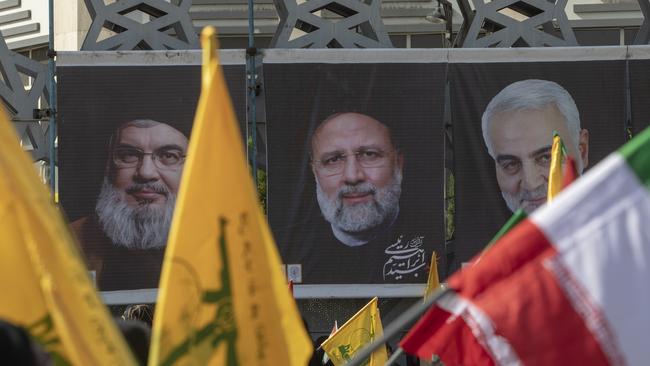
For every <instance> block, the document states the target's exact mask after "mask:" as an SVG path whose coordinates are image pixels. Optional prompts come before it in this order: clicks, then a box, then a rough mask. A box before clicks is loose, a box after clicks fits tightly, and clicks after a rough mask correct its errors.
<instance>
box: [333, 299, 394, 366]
mask: <svg viewBox="0 0 650 366" xmlns="http://www.w3.org/2000/svg"><path fill="white" fill-rule="evenodd" d="M382 333H383V330H382V327H381V319H380V317H379V308H377V298H376V297H375V298H374V299H372V300H370V302H369V303H368V304H366V306H364V307H363V308H362V309H361V310H359V312H357V313H356V314H354V316H353V317H352V318H350V320H348V321H347V322H346V323H345V324H343V326H342V327H341V328H339V330H338V331H337V332H336V333H334V335H332V336H330V337H329V338H327V340H326V341H325V342H323V344H322V347H323V350H324V351H325V352H326V353H327V355H328V356H329V358H330V360H332V362H333V363H334V365H336V366H341V365H344V364H345V363H346V362H348V361H350V360H351V359H352V358H353V356H354V354H355V353H356V352H357V351H358V350H360V349H361V348H363V346H365V345H366V344H368V343H370V342H372V341H373V340H375V338H376V337H379V336H381V334H382ZM387 360H388V356H387V355H386V347H384V346H382V347H379V348H377V350H376V351H375V352H373V354H372V355H371V356H370V358H369V359H368V360H365V361H364V363H363V364H362V365H369V366H384V364H386V361H387Z"/></svg>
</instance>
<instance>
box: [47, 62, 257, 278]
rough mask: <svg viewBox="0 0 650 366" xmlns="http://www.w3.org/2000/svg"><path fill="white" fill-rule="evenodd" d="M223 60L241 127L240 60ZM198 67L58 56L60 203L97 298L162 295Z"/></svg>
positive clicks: (242, 73) (195, 97)
mask: <svg viewBox="0 0 650 366" xmlns="http://www.w3.org/2000/svg"><path fill="white" fill-rule="evenodd" d="M225 59H226V60H229V62H228V65H224V73H225V77H226V79H227V81H228V86H229V88H230V93H231V95H232V98H233V103H234V106H235V110H236V114H237V117H238V119H239V121H240V123H243V122H244V121H245V116H246V114H245V113H246V110H245V108H246V107H245V106H246V95H245V87H246V86H245V68H244V62H245V61H244V57H243V52H240V53H238V54H237V55H235V54H230V57H225ZM200 60H201V57H200V53H199V52H198V51H194V52H188V53H185V54H182V55H181V54H167V53H164V52H146V53H138V52H133V53H128V52H127V53H125V54H112V53H64V52H63V53H61V54H60V56H59V60H58V61H57V63H58V69H57V76H58V85H57V87H58V99H59V103H58V115H57V117H58V124H59V145H58V146H59V151H58V154H59V197H60V203H61V207H62V208H63V210H64V212H65V214H66V215H67V217H68V219H69V221H70V225H71V228H72V230H73V232H74V233H75V234H76V237H77V240H78V242H79V245H80V246H81V249H82V252H83V254H84V256H85V259H86V262H87V265H88V268H89V270H90V271H91V274H92V275H93V277H94V278H95V281H96V285H97V287H98V289H99V290H101V291H117V290H138V289H153V288H157V287H158V280H159V276H160V269H161V265H162V259H163V255H164V249H165V246H166V243H167V234H168V231H169V225H170V223H171V217H172V215H173V210H174V205H175V199H176V194H177V192H178V186H179V184H180V177H181V174H182V171H183V165H184V161H185V157H186V154H187V146H188V140H189V138H190V134H191V130H192V121H193V118H194V113H195V111H196V106H197V101H198V97H199V94H200V85H201V84H200V82H201V79H200V77H201V76H200V73H201V64H200Z"/></svg>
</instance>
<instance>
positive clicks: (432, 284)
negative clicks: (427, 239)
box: [424, 252, 440, 299]
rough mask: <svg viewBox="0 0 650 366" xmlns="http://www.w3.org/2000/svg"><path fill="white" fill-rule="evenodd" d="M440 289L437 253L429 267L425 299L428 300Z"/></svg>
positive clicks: (433, 255)
mask: <svg viewBox="0 0 650 366" xmlns="http://www.w3.org/2000/svg"><path fill="white" fill-rule="evenodd" d="M439 287H440V278H439V277H438V262H437V260H436V252H433V253H432V254H431V264H430V265H429V277H428V278H427V287H425V289H424V298H425V299H426V298H427V297H429V295H431V294H432V293H434V292H435V291H436V290H437V289H438V288H439Z"/></svg>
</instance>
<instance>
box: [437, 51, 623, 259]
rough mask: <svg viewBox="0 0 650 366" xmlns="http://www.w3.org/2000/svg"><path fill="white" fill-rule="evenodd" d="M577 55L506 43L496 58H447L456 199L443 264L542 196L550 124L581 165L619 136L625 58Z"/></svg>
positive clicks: (475, 248)
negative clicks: (523, 48)
mask: <svg viewBox="0 0 650 366" xmlns="http://www.w3.org/2000/svg"><path fill="white" fill-rule="evenodd" d="M603 51H606V50H603ZM508 52H510V53H508ZM508 55H509V56H511V57H509V56H508ZM580 56H581V55H578V56H575V57H574V56H572V54H571V52H568V51H566V50H564V51H562V52H552V51H549V52H545V53H541V52H539V53H534V52H532V51H531V52H530V53H529V54H526V52H521V53H520V54H516V50H510V51H505V52H502V55H501V57H500V59H499V60H489V59H488V60H487V61H486V59H485V58H484V59H483V60H478V59H472V58H471V57H470V58H468V59H467V60H462V62H460V61H461V60H460V59H459V60H455V61H456V62H454V63H452V64H451V65H450V80H451V104H452V109H451V114H452V124H453V145H454V168H455V169H454V174H455V175H454V181H455V203H456V206H455V207H456V221H455V224H456V227H455V232H454V243H453V249H450V252H452V253H453V254H452V255H451V256H452V257H453V259H452V260H451V262H452V263H450V264H449V265H450V272H453V271H455V270H457V269H459V268H461V266H462V264H463V263H465V262H467V261H469V260H470V259H471V258H472V257H473V256H474V255H476V254H478V253H479V252H480V251H481V250H482V249H483V248H484V247H485V246H486V245H487V244H488V242H489V241H490V239H491V238H492V237H494V235H495V234H496V233H497V232H498V231H499V229H500V228H501V227H502V226H503V225H504V224H505V223H506V221H507V220H508V218H510V217H511V216H512V214H513V212H514V211H515V210H517V209H519V208H521V209H523V210H524V211H525V212H526V213H527V214H530V213H532V211H533V210H535V209H536V208H537V207H538V206H541V205H543V204H544V203H546V192H547V182H548V174H549V167H550V162H551V159H550V157H551V145H552V140H553V132H554V131H557V132H558V133H559V134H560V136H561V138H562V141H563V143H564V145H565V147H566V151H567V153H568V154H569V155H571V156H572V157H573V158H574V159H575V160H576V162H577V165H578V170H582V171H584V170H587V169H589V168H590V167H592V166H594V165H595V164H596V163H598V161H600V160H601V159H602V158H603V157H605V156H606V155H607V154H609V153H611V152H612V151H614V150H615V149H616V148H618V147H619V146H621V145H623V143H624V142H625V141H626V133H625V116H626V97H625V77H626V70H625V60H620V59H616V58H611V57H608V55H607V54H604V52H600V53H599V52H594V54H593V59H588V58H587V59H585V57H582V58H581V57H580ZM518 58H520V59H521V60H519V59H518ZM504 60H506V61H507V62H503V61H504ZM488 144H489V147H488Z"/></svg>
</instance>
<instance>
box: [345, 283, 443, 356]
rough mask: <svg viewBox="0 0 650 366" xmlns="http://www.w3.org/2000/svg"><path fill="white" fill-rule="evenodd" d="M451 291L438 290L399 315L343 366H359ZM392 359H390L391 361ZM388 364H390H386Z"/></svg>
mask: <svg viewBox="0 0 650 366" xmlns="http://www.w3.org/2000/svg"><path fill="white" fill-rule="evenodd" d="M451 291H452V290H451V289H448V288H444V289H439V290H437V291H436V292H434V293H433V294H432V295H431V296H429V297H427V298H426V299H425V300H424V301H423V302H418V303H416V304H414V305H413V306H411V307H410V308H409V309H408V310H407V311H406V312H404V313H403V314H402V315H400V316H399V317H398V318H397V319H395V320H393V322H392V323H390V324H389V325H388V327H386V330H385V331H384V333H383V334H382V335H381V337H379V338H377V339H375V340H374V341H372V342H370V343H369V344H368V345H367V346H365V347H363V348H362V349H361V350H360V351H359V352H357V353H355V354H354V358H352V360H350V362H348V363H346V364H345V366H360V365H361V364H362V363H363V361H365V360H366V359H367V358H368V357H370V355H371V354H372V353H373V352H374V351H375V350H376V349H377V348H379V347H380V346H381V345H383V344H384V343H386V341H388V340H389V339H390V338H392V337H393V336H395V335H396V334H397V333H399V332H401V331H402V329H404V327H406V326H408V325H410V324H412V323H413V322H414V321H415V320H416V319H418V318H419V317H420V316H421V315H422V314H424V313H425V312H426V311H427V310H428V309H429V308H430V307H431V305H433V304H434V303H436V302H437V301H438V300H440V299H442V298H443V297H444V296H445V295H447V294H448V293H450V292H451ZM399 350H401V348H399V349H398V350H396V352H395V353H398V352H399ZM392 359H393V358H392V357H391V360H392ZM388 364H390V362H389V363H388Z"/></svg>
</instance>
